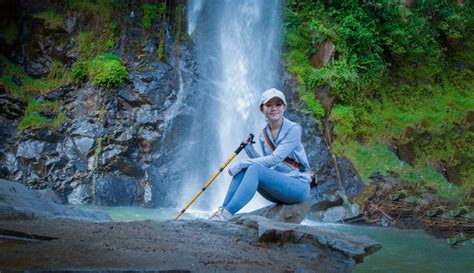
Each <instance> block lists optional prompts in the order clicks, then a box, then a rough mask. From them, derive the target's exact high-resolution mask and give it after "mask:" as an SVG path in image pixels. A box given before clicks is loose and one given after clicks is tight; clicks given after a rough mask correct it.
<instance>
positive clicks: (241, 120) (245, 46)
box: [180, 0, 282, 210]
mask: <svg viewBox="0 0 474 273" xmlns="http://www.w3.org/2000/svg"><path fill="white" fill-rule="evenodd" d="M281 5H282V4H281V2H280V1H278V0H258V1H257V0H238V1H235V0H232V1H231V0H226V1H213V0H207V1H206V0H192V1H189V4H188V32H189V34H190V35H191V37H192V39H193V42H194V44H195V50H196V54H197V62H198V70H199V74H200V76H201V77H202V82H201V84H200V86H201V87H199V88H198V89H199V90H197V92H207V94H208V96H209V98H210V100H211V102H202V103H209V105H208V106H209V107H204V108H203V111H206V113H207V114H206V115H208V114H210V117H209V118H208V119H206V122H209V124H207V125H205V126H203V128H206V127H207V128H210V127H214V128H216V130H214V132H215V133H216V134H217V136H214V137H209V135H207V134H208V133H212V132H202V133H201V134H198V135H195V136H194V138H197V139H194V140H191V141H194V142H196V143H200V145H207V146H208V147H209V149H207V151H208V152H209V153H210V156H205V157H204V158H203V160H207V163H208V164H209V166H211V169H210V172H209V173H208V174H207V175H205V176H204V177H207V178H209V177H211V175H212V173H213V172H215V171H216V170H218V168H219V167H220V166H221V165H222V163H224V162H225V160H226V159H227V158H228V157H229V156H230V155H231V154H232V153H233V151H234V150H235V149H236V148H237V147H238V145H239V144H240V142H241V141H242V139H243V138H244V137H245V136H247V135H248V134H249V133H253V134H254V135H256V136H258V132H259V130H260V129H261V128H262V127H263V126H264V122H265V121H264V118H263V115H262V114H261V113H260V111H259V98H260V94H261V92H263V91H264V90H265V89H268V88H271V87H274V86H278V85H279V82H280V80H279V66H278V64H279V55H280V44H281V42H280V36H281V27H282V18H281V10H282V7H281ZM201 114H204V113H196V116H195V118H196V119H199V115H201ZM211 141H213V142H211ZM256 148H257V150H258V151H260V147H259V146H258V145H257V147H256ZM245 157H246V155H245V152H242V153H241V154H240V155H239V156H238V157H237V158H236V159H234V161H233V162H232V163H231V164H230V166H232V165H233V164H236V163H237V162H238V161H239V160H240V159H242V158H245ZM200 158H202V157H200ZM199 171H203V170H193V173H197V172H199ZM230 180H231V177H230V176H229V175H228V174H227V172H226V171H225V173H224V174H221V175H220V176H219V178H218V179H217V180H216V181H215V182H214V183H213V184H212V186H211V187H210V188H209V190H208V192H206V193H205V195H203V197H202V198H205V199H206V201H205V202H204V204H206V206H207V207H209V206H210V207H211V208H210V209H213V208H215V207H217V206H218V205H220V204H221V203H222V201H223V199H224V195H225V192H226V190H227V188H228V185H229V182H230ZM204 182H205V181H201V182H200V183H201V185H198V186H195V187H186V188H187V189H188V190H185V191H181V192H184V194H183V196H181V198H180V199H181V202H180V204H185V203H186V202H187V201H189V200H190V199H191V197H192V195H193V194H194V193H196V192H197V191H194V192H193V190H194V189H196V190H199V187H200V186H202V184H203V183H204ZM191 188H194V189H193V190H189V189H191ZM256 200H257V201H255V199H254V201H253V202H251V204H249V206H247V207H246V209H247V210H248V209H251V208H255V207H257V206H259V205H262V204H264V201H263V198H260V199H258V198H257V199H256ZM200 204H201V207H202V204H203V202H201V203H199V202H197V207H199V206H200ZM205 209H208V208H205ZM244 210H245V209H244Z"/></svg>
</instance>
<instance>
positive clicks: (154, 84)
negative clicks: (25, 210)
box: [0, 1, 363, 206]
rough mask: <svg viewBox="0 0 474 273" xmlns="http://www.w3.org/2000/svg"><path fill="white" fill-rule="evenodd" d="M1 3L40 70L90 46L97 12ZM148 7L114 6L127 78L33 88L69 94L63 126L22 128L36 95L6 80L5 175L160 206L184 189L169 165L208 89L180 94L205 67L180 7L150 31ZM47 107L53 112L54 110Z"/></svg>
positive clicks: (326, 163)
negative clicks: (180, 22) (52, 17)
mask: <svg viewBox="0 0 474 273" xmlns="http://www.w3.org/2000/svg"><path fill="white" fill-rule="evenodd" d="M1 4H2V5H4V6H5V9H6V10H10V11H11V12H10V13H9V15H8V16H7V17H5V19H4V21H3V22H2V24H3V25H2V27H3V26H5V27H6V26H7V25H9V24H11V22H14V24H15V25H17V26H18V32H17V35H16V36H14V39H13V40H12V39H10V40H9V41H8V42H7V41H6V38H5V37H6V36H5V35H3V36H1V39H2V40H1V41H2V45H1V46H0V48H1V50H2V54H3V55H4V56H5V57H6V58H8V59H9V60H10V61H11V62H13V63H15V64H16V65H17V66H19V67H20V68H21V69H22V70H24V71H25V72H26V73H27V75H29V76H31V77H42V76H44V75H48V74H49V73H50V72H51V71H52V69H54V63H55V62H57V61H60V62H61V63H63V64H64V65H65V67H66V68H71V66H72V65H73V64H74V63H75V62H76V61H77V60H78V59H79V57H80V55H79V54H81V51H80V50H78V47H77V40H76V37H77V36H78V35H79V34H80V33H81V31H84V30H87V29H88V28H91V27H97V26H91V24H93V23H94V21H93V20H92V21H91V20H89V19H90V17H88V16H86V15H84V14H82V13H81V12H80V11H70V10H68V9H67V8H64V7H63V8H61V10H62V11H63V24H60V25H59V26H56V27H54V28H52V27H51V26H49V25H48V20H45V19H41V18H38V16H33V14H37V13H38V12H43V11H47V10H49V9H50V8H52V7H56V8H58V6H61V3H59V2H58V3H57V2H55V1H50V2H48V3H46V4H45V5H39V4H37V3H35V2H34V1H21V2H19V3H15V4H12V3H1ZM170 5H171V4H170ZM173 5H174V6H172V7H173V8H170V9H169V10H176V9H175V8H176V5H178V6H179V5H181V6H182V7H184V6H185V4H184V3H178V2H177V3H175V4H173ZM141 7H142V3H141V1H136V2H133V3H131V4H127V6H125V7H121V8H120V9H118V11H119V12H117V13H115V14H113V21H114V22H115V24H116V28H115V29H116V30H115V33H116V35H115V43H114V46H113V47H112V48H111V49H110V51H111V52H113V53H114V54H116V55H117V56H119V57H120V59H121V60H122V62H123V63H124V65H125V67H126V68H127V70H128V78H127V80H126V81H125V83H124V84H122V85H121V86H120V87H118V88H106V87H97V86H95V85H93V84H92V83H90V82H89V83H86V84H83V85H78V84H75V83H71V82H68V83H66V84H64V85H61V86H60V87H58V88H54V89H53V90H49V91H47V92H41V93H34V94H32V95H31V98H33V99H34V100H35V101H39V102H48V101H60V105H59V110H60V111H62V112H64V113H65V115H66V116H67V119H66V121H65V122H63V123H62V125H60V126H59V127H56V128H54V129H53V128H41V127H40V128H38V127H37V128H27V129H25V130H24V131H22V132H20V131H19V130H18V129H17V128H18V124H19V123H20V121H21V120H22V119H23V118H24V116H25V110H26V109H25V108H26V107H27V106H26V105H27V103H26V102H27V101H26V99H25V98H18V96H15V95H14V94H13V93H12V92H11V90H10V89H11V88H9V87H8V86H7V85H6V84H3V85H2V84H0V101H1V103H2V111H1V114H0V119H1V123H0V127H1V130H0V140H1V141H0V178H4V179H8V180H13V181H17V182H21V183H23V184H25V185H27V186H28V187H30V188H51V189H53V190H54V191H55V192H57V193H58V194H59V195H60V196H61V197H62V198H63V199H64V200H65V201H67V202H69V203H72V204H81V203H89V204H98V205H138V206H158V205H163V203H162V202H161V199H163V198H165V197H166V196H170V195H171V196H172V195H173V194H175V193H172V192H171V193H170V192H169V191H167V189H168V185H169V184H170V183H176V181H174V180H173V177H175V176H176V175H175V174H174V173H173V170H171V168H170V167H169V166H170V164H177V163H176V162H179V161H175V160H179V159H176V158H175V156H174V152H175V151H176V149H177V148H179V145H180V143H179V142H177V141H175V140H176V138H175V134H177V133H178V132H180V131H182V130H185V128H187V127H188V126H189V125H190V124H192V122H194V120H193V117H192V116H190V115H189V114H187V113H186V107H187V105H186V104H192V103H196V100H198V98H199V94H192V93H191V94H189V95H188V98H187V99H184V101H182V102H180V104H179V105H178V104H177V102H176V99H177V96H178V93H179V92H180V88H179V86H180V84H181V85H182V86H185V88H186V89H188V90H192V86H193V84H195V82H196V81H197V79H199V77H201V76H202V75H197V73H196V69H195V65H196V64H195V62H196V61H195V60H196V58H195V55H194V52H193V43H192V41H191V40H190V39H189V38H186V39H183V38H182V37H177V36H180V34H179V31H178V32H177V31H176V26H174V25H173V24H176V20H174V19H173V18H174V17H173V16H177V15H176V14H174V15H173V13H170V14H169V16H168V17H165V18H166V20H153V21H152V22H153V24H152V27H151V30H145V29H144V27H143V21H142V18H143V16H144V15H143V9H141ZM168 12H169V11H168ZM159 30H160V31H159ZM161 46H163V47H162V48H159V47H161ZM160 50H162V54H159V51H160ZM4 69H5V64H4V63H2V71H3V70H4ZM0 74H2V73H0ZM179 74H181V77H179ZM282 78H283V79H284V84H283V85H284V86H286V90H284V91H285V92H286V94H287V95H288V97H289V101H290V105H292V106H296V107H291V108H292V109H293V110H292V111H290V112H289V113H288V114H289V117H290V119H292V120H295V121H297V122H299V123H301V124H302V125H303V127H304V128H305V132H304V142H305V145H306V149H307V152H308V156H309V159H310V163H311V165H312V166H313V168H314V169H315V170H317V171H318V173H319V174H320V175H319V177H320V182H322V183H327V185H326V187H327V188H329V190H330V191H332V192H335V191H336V190H337V188H338V186H337V184H338V182H337V176H336V173H335V169H334V167H333V166H332V161H331V157H330V155H329V152H328V149H327V147H326V145H325V143H324V140H323V138H322V137H321V133H320V131H319V129H318V126H317V124H316V122H315V121H314V120H313V119H311V118H310V117H309V115H308V114H306V113H304V112H302V111H300V110H298V109H303V105H302V104H301V103H299V102H298V101H299V100H298V95H297V94H296V91H294V89H295V86H294V78H292V76H291V75H288V74H287V73H286V72H285V69H282ZM180 79H182V80H180ZM9 80H11V81H12V82H14V83H15V84H16V85H17V86H19V87H20V88H21V87H22V86H24V85H25V83H24V82H23V81H22V79H21V77H16V76H15V75H14V76H12V77H11V79H9ZM193 98H194V99H193ZM41 114H42V115H43V116H48V115H52V114H51V113H48V111H43V112H42V113H41ZM339 161H340V164H341V172H342V177H343V183H344V186H345V188H346V192H347V193H348V194H349V195H355V194H357V193H358V192H359V191H360V190H361V188H362V187H363V184H362V183H361V180H360V177H359V176H358V174H357V172H356V171H355V170H354V169H353V168H352V166H351V164H350V162H348V161H347V160H345V159H342V158H340V159H339ZM179 164H181V165H182V164H186V163H185V162H179ZM185 168H186V167H185V165H183V169H185ZM315 198H316V197H315Z"/></svg>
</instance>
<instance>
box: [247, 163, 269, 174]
mask: <svg viewBox="0 0 474 273" xmlns="http://www.w3.org/2000/svg"><path fill="white" fill-rule="evenodd" d="M260 168H265V167H263V166H260V165H255V164H253V165H250V166H249V167H248V168H247V171H248V172H258V171H259V170H260Z"/></svg>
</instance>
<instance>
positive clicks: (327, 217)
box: [322, 204, 361, 223]
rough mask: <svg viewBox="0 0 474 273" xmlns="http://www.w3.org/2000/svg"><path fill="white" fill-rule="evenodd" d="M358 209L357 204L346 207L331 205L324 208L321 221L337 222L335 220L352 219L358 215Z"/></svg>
mask: <svg viewBox="0 0 474 273" xmlns="http://www.w3.org/2000/svg"><path fill="white" fill-rule="evenodd" d="M360 214H361V213H360V209H359V205H357V204H352V205H349V206H347V207H345V206H336V207H331V208H328V209H327V210H326V212H325V213H324V215H323V218H322V221H323V222H328V223H337V222H344V221H346V220H350V219H353V218H355V217H357V216H359V215H360Z"/></svg>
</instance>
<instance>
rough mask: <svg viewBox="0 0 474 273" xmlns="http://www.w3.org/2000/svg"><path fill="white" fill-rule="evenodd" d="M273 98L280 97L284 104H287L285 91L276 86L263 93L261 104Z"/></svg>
mask: <svg viewBox="0 0 474 273" xmlns="http://www.w3.org/2000/svg"><path fill="white" fill-rule="evenodd" d="M273 98H279V99H281V100H282V101H283V104H285V105H286V100H285V95H284V94H283V92H281V91H280V90H278V89H276V88H270V89H268V90H266V91H265V92H263V93H262V95H261V96H260V105H262V104H265V103H267V102H268V101H269V100H271V99H273Z"/></svg>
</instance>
